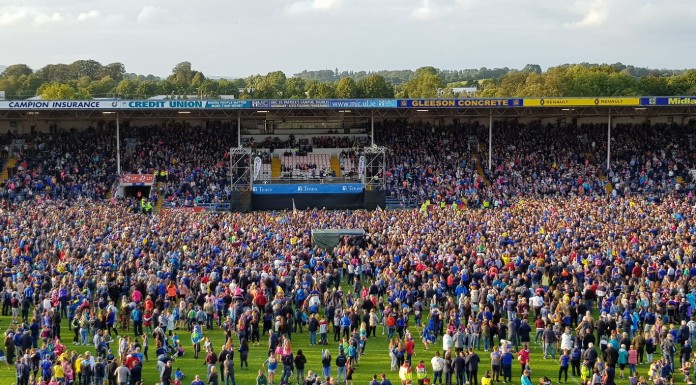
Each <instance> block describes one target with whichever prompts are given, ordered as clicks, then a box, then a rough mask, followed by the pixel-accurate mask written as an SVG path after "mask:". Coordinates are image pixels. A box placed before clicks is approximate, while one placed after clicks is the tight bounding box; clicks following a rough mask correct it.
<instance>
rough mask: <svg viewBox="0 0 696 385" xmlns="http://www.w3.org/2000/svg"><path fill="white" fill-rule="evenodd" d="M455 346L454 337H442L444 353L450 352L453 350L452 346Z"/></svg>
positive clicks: (446, 335) (447, 335)
mask: <svg viewBox="0 0 696 385" xmlns="http://www.w3.org/2000/svg"><path fill="white" fill-rule="evenodd" d="M453 344H454V340H452V336H451V335H449V334H445V336H444V337H442V350H443V351H445V352H446V351H448V350H451V349H452V345H453Z"/></svg>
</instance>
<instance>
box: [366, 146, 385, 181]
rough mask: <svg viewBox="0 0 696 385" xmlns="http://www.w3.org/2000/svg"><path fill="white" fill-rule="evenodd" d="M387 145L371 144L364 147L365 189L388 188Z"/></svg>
mask: <svg viewBox="0 0 696 385" xmlns="http://www.w3.org/2000/svg"><path fill="white" fill-rule="evenodd" d="M387 151H389V150H388V149H387V148H386V147H382V146H374V145H373V146H370V147H364V148H363V149H362V153H363V155H364V156H365V171H364V172H363V183H364V185H365V190H367V191H374V190H382V191H384V190H386V186H387V180H386V178H385V177H384V176H385V174H386V171H387V169H386V167H387V159H386V158H387Z"/></svg>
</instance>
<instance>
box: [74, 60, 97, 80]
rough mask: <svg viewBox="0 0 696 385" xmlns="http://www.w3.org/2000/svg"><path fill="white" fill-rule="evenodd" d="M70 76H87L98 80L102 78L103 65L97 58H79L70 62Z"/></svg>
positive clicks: (76, 77) (77, 77)
mask: <svg viewBox="0 0 696 385" xmlns="http://www.w3.org/2000/svg"><path fill="white" fill-rule="evenodd" d="M68 67H69V69H70V76H71V77H72V78H73V79H79V78H81V77H87V78H89V79H90V80H98V79H100V78H101V74H102V68H103V67H102V65H101V63H99V62H98V61H96V60H77V61H75V62H73V63H72V64H70V65H69V66H68Z"/></svg>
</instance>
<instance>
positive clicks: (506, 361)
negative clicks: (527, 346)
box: [500, 350, 514, 383]
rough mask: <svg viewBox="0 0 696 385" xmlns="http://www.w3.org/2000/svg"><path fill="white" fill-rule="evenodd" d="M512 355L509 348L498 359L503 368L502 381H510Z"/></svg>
mask: <svg viewBox="0 0 696 385" xmlns="http://www.w3.org/2000/svg"><path fill="white" fill-rule="evenodd" d="M513 360H514V356H513V355H512V352H510V351H509V350H508V351H506V352H505V353H504V354H503V357H502V358H501V359H500V364H501V367H502V369H503V383H506V382H512V361H513Z"/></svg>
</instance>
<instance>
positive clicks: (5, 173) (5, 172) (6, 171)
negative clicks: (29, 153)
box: [0, 158, 17, 182]
mask: <svg viewBox="0 0 696 385" xmlns="http://www.w3.org/2000/svg"><path fill="white" fill-rule="evenodd" d="M15 164H17V159H15V158H9V159H7V162H5V167H3V168H2V174H0V181H2V182H5V181H7V180H8V179H10V169H11V168H13V167H14V166H15Z"/></svg>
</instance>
